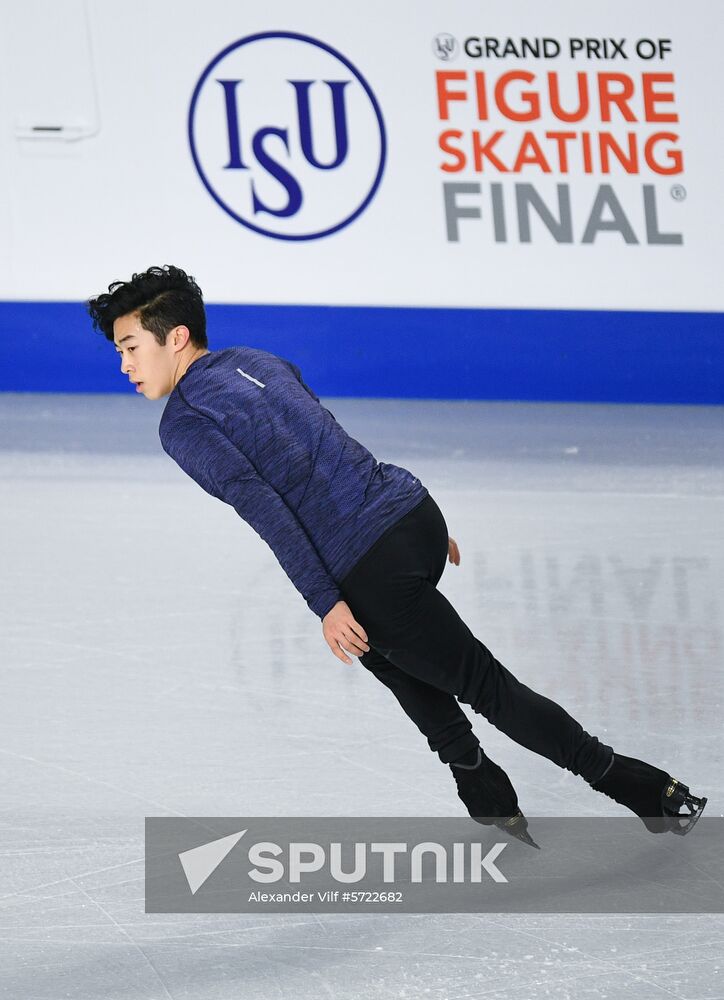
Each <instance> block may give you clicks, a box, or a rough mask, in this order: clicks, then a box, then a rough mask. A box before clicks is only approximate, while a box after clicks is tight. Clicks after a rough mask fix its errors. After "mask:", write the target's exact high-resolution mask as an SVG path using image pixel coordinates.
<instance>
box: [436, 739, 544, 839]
mask: <svg viewBox="0 0 724 1000" xmlns="http://www.w3.org/2000/svg"><path fill="white" fill-rule="evenodd" d="M450 769H451V770H452V773H453V776H454V778H455V783H456V785H457V786H458V795H459V796H460V798H461V799H462V801H463V802H464V804H465V808H466V809H467V810H468V812H469V813H470V815H471V816H472V818H473V819H474V820H475V821H476V822H477V823H482V824H483V825H484V826H492V825H495V826H497V827H498V828H499V829H500V830H503V831H504V832H505V833H509V834H510V835H511V836H512V837H515V838H516V839H517V840H522V841H523V843H524V844H529V845H530V846H531V847H537V848H538V850H540V847H538V844H536V842H535V841H534V840H533V838H532V837H531V835H530V834H529V833H528V820H527V819H526V818H525V816H524V815H523V813H522V812H521V811H520V809H519V808H518V796H517V795H516V794H515V789H514V788H513V786H512V785H511V783H510V779H509V778H508V775H507V774H506V773H505V771H504V770H503V769H502V767H499V766H498V765H497V764H496V763H495V762H494V761H492V760H491V759H490V758H489V757H487V756H486V755H485V754H484V753H483V751H482V750H481V749H480V747H478V759H477V761H476V763H475V764H455V763H452V764H450Z"/></svg>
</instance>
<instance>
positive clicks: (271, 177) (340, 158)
mask: <svg viewBox="0 0 724 1000" xmlns="http://www.w3.org/2000/svg"><path fill="white" fill-rule="evenodd" d="M188 130H189V143H190V146H191V155H192V157H193V161H194V164H195V166H196V170H197V171H198V174H199V177H200V178H201V180H202V182H203V184H204V186H205V187H206V190H207V191H208V192H209V194H210V195H211V197H212V198H213V199H214V201H215V202H216V203H217V204H218V205H219V206H220V207H221V208H223V210H224V211H225V212H226V213H227V214H228V215H230V216H231V217H232V219H235V220H236V221H237V222H239V223H241V225H242V226H246V227H247V229H251V230H253V231H254V232H255V233H261V235H262V236H270V237H272V238H273V239H278V240H314V239H319V238H320V237H322V236H330V235H331V234H332V233H336V232H338V231H339V230H340V229H343V228H344V227H345V226H348V225H349V224H350V222H353V221H354V220H355V219H356V218H357V217H358V216H359V215H361V213H362V212H364V210H365V209H366V208H367V206H368V205H369V203H370V202H371V201H372V199H373V198H374V196H375V193H376V192H377V189H378V187H379V185H380V181H381V179H382V173H383V171H384V167H385V157H386V148H387V146H386V137H385V125H384V121H383V118H382V112H381V110H380V106H379V104H378V102H377V99H376V97H375V95H374V94H373V92H372V88H371V87H370V85H369V84H368V83H367V81H366V80H365V78H364V77H363V76H362V74H361V73H360V72H359V70H358V69H356V67H354V66H353V65H352V63H351V62H350V61H349V60H348V59H346V58H345V57H344V56H343V55H342V54H341V53H340V52H337V51H336V50H335V49H333V48H332V47H331V46H329V45H325V43H324V42H320V41H318V40H317V39H316V38H310V37H309V36H308V35H299V34H295V33H294V32H290V31H269V32H264V33H262V34H257V35H249V36H247V37H246V38H241V39H239V41H237V42H234V43H233V44H232V45H229V46H228V47H227V48H225V49H224V50H223V51H222V52H220V53H219V54H218V55H217V56H215V57H214V58H213V59H212V60H211V62H210V63H209V65H208V66H207V67H206V69H205V70H204V71H203V73H202V74H201V77H200V78H199V81H198V83H197V84H196V87H195V88H194V92H193V96H192V98H191V106H190V108H189V118H188Z"/></svg>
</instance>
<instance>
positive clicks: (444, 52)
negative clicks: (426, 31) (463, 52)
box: [432, 32, 458, 62]
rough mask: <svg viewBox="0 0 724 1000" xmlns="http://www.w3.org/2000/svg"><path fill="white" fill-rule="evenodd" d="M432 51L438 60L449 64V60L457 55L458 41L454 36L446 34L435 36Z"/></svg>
mask: <svg viewBox="0 0 724 1000" xmlns="http://www.w3.org/2000/svg"><path fill="white" fill-rule="evenodd" d="M432 51H433V52H434V53H435V55H436V56H437V58H438V59H442V61H443V62H448V60H450V59H452V58H453V57H454V56H456V55H457V52H458V42H457V39H456V38H455V36H454V35H448V34H447V33H446V32H442V33H441V34H439V35H435V37H434V38H433V40H432Z"/></svg>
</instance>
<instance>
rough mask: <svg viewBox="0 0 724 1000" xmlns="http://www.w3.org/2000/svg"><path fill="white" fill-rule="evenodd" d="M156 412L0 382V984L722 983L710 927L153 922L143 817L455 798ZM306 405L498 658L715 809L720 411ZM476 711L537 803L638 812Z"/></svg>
mask: <svg viewBox="0 0 724 1000" xmlns="http://www.w3.org/2000/svg"><path fill="white" fill-rule="evenodd" d="M163 402H164V401H159V402H158V403H150V402H147V401H146V400H143V399H140V398H139V397H137V396H113V397H108V396H101V395H92V394H89V395H75V396H74V395H55V396H53V395H34V394H13V393H7V394H3V395H0V418H1V419H2V427H3V435H2V440H1V441H0V491H1V497H2V539H1V542H0V546H1V552H0V558H1V560H2V562H1V564H2V568H3V573H2V576H1V578H0V587H2V603H1V604H0V615H1V616H2V630H1V635H0V657H1V663H2V666H1V676H2V698H0V776H1V777H0V810H1V814H0V822H1V824H2V849H1V850H2V863H3V877H2V880H1V881H0V904H1V907H0V968H1V969H2V975H1V976H0V995H3V996H8V997H11V998H13V1000H59V998H63V997H73V998H78V1000H86V998H87V1000H97V998H99V997H104V998H105V997H108V998H124V1000H137V998H166V1000H168V998H173V1000H181V998H183V1000H231V998H244V1000H257V998H258V1000H272V998H277V997H282V998H287V997H288V998H295V1000H306V998H308V997H309V998H311V997H314V998H318V997H334V998H335V1000H347V998H349V1000H366V998H421V997H424V998H430V1000H472V998H479V997H480V998H482V997H486V998H487V997H493V998H496V1000H502V998H507V997H511V998H512V997H515V998H521V1000H539V998H540V1000H543V998H548V997H554V998H557V1000H558V998H560V1000H563V998H568V997H570V998H576V1000H588V998H596V1000H598V998H613V1000H619V998H620V1000H623V998H624V997H625V998H627V1000H628V998H631V1000H649V998H652V1000H653V998H656V1000H662V998H672V997H674V998H678V1000H716V998H723V997H724V981H723V980H724V974H723V973H722V971H721V969H722V965H723V964H724V962H723V957H724V917H720V916H715V917H711V916H696V915H695V916H691V915H686V916H684V915H678V916H677V915H664V916H662V915H641V914H632V915H618V916H611V915H607V914H601V915H594V916H592V915H584V916H571V915H525V916H516V915H497V914H481V915H477V916H469V915H456V914H453V915H437V916H435V915H424V914H421V915H412V916H403V915H394V914H390V915H389V916H388V915H385V914H360V915H359V916H355V915H347V914H343V915H335V914H321V915H313V914H299V915H295V914H289V915H278V916H274V915H259V916H245V915H239V916H228V915H214V914H205V915H190V916H186V915H158V914H157V915H153V914H144V912H143V906H144V882H143V832H144V817H145V816H147V815H155V816H181V815H192V816H224V815H228V816H244V815H248V816H254V815H260V816H263V815H275V814H276V815H430V816H445V815H463V814H464V809H463V807H462V804H461V803H460V801H459V800H458V799H457V797H456V795H455V789H454V784H453V782H452V778H451V776H450V774H449V772H448V769H447V768H445V767H444V766H443V765H441V764H440V763H439V761H438V759H437V757H436V756H434V755H432V754H431V753H430V751H429V750H428V748H427V744H426V742H425V741H424V739H423V738H422V737H421V736H420V734H419V733H418V732H417V730H416V729H415V728H414V727H413V725H412V724H411V723H410V722H409V720H408V719H407V718H406V717H405V716H404V715H403V714H402V712H401V710H400V709H399V707H398V706H397V703H396V701H395V700H394V698H393V696H392V695H391V694H390V693H389V691H387V689H386V688H384V687H382V685H380V684H379V682H377V680H376V679H375V678H374V677H373V676H372V675H371V674H369V673H368V672H367V671H366V670H365V669H364V667H362V665H361V664H359V663H358V662H357V661H355V663H354V665H353V666H347V665H345V664H343V663H342V662H341V661H340V660H338V659H336V658H335V657H334V656H333V655H332V653H331V652H330V651H329V649H328V648H327V646H326V644H325V642H324V640H323V638H322V633H321V623H320V622H319V620H318V619H317V618H316V617H315V616H314V615H313V614H312V613H311V612H310V611H309V610H308V608H307V606H306V604H305V603H304V601H303V599H302V598H301V596H300V595H299V594H298V593H297V592H296V591H295V590H294V588H293V586H292V585H291V583H290V582H289V581H288V579H287V577H286V576H285V574H284V573H283V571H282V570H281V568H280V567H279V566H278V564H277V563H276V560H275V559H274V556H273V554H272V553H271V551H270V550H269V549H268V547H267V546H266V545H265V543H264V542H263V541H262V540H261V539H259V538H258V536H256V535H255V534H254V532H253V531H252V530H251V528H249V527H248V526H247V525H245V524H244V523H243V522H241V521H240V520H239V518H238V517H237V516H236V514H235V513H234V511H233V510H232V509H231V508H230V507H226V506H224V505H223V504H221V503H219V502H218V501H215V500H213V499H212V498H211V497H209V496H208V495H206V494H205V493H203V491H202V490H201V489H200V488H199V487H198V486H196V484H195V483H193V482H192V481H191V480H190V479H188V478H187V477H186V476H185V475H184V473H183V472H182V471H181V470H180V469H178V467H177V466H175V465H174V463H173V462H172V461H171V460H170V459H169V458H168V457H167V456H166V455H165V454H164V453H163V451H162V450H161V446H160V443H159V441H158V436H157V425H158V419H159V417H160V413H161V409H162V406H163ZM323 402H324V403H325V405H327V406H328V407H329V408H330V409H331V410H332V412H333V413H334V415H335V416H336V418H337V420H338V421H339V422H340V423H341V424H342V425H343V426H344V427H345V428H346V429H347V430H348V431H349V433H351V434H352V435H353V436H354V437H357V438H358V439H359V440H360V441H362V442H363V443H364V444H365V445H366V446H367V447H368V448H370V450H371V451H372V452H373V454H374V455H375V456H376V457H377V458H378V460H380V461H388V462H395V463H397V464H400V465H403V466H405V467H406V468H409V469H411V470H412V471H413V472H414V473H415V474H416V475H417V476H419V477H420V479H422V481H423V482H424V483H425V485H427V487H428V488H429V490H430V492H431V493H432V494H433V496H434V497H435V499H436V501H437V502H438V504H439V505H440V507H441V509H442V511H443V513H444V515H445V519H446V521H447V524H448V528H449V530H450V534H451V535H452V536H453V537H454V538H455V539H456V540H457V542H458V544H459V546H460V551H461V565H460V566H459V567H458V566H453V565H451V564H448V566H447V568H446V570H445V574H444V576H443V578H442V580H441V582H440V589H441V590H442V591H443V592H444V593H445V594H446V596H447V597H448V598H449V599H450V600H451V601H452V603H453V604H454V605H455V607H456V608H457V609H458V611H459V612H460V614H461V615H462V617H463V618H464V620H465V621H466V622H467V623H468V625H469V626H470V627H471V629H472V630H473V632H475V634H476V635H478V636H479V637H480V638H481V639H482V640H483V641H484V642H485V644H486V645H487V646H488V647H489V648H491V649H492V651H493V652H494V653H495V655H496V656H497V657H498V658H499V659H500V660H501V661H502V662H503V663H505V664H506V666H507V667H508V668H509V669H510V670H512V671H513V672H514V673H515V674H516V675H517V676H518V677H519V678H520V679H521V680H523V681H525V682H526V683H527V684H529V685H530V686H532V687H535V688H536V689H537V690H540V691H541V692H542V693H544V694H548V695H549V696H550V697H553V698H554V699H555V700H556V701H558V702H559V703H560V704H562V705H563V706H564V707H565V708H566V709H567V710H568V711H569V712H570V713H571V714H572V715H574V716H575V717H576V718H578V719H579V721H580V722H581V723H582V725H583V726H584V728H586V729H588V731H589V732H592V733H595V734H597V735H599V736H600V737H601V738H602V739H604V741H605V742H609V743H610V744H611V745H613V746H614V748H618V749H619V750H620V751H621V752H622V753H627V754H630V755H633V756H638V757H643V758H644V759H650V760H651V761H652V763H656V764H657V765H658V766H661V767H665V768H666V769H668V770H669V771H670V772H671V773H673V774H674V775H675V776H677V777H679V778H680V779H681V780H682V781H684V782H686V783H688V784H690V785H691V788H692V791H694V792H695V793H697V794H705V795H707V796H708V797H709V804H708V806H707V812H706V815H711V816H719V815H722V801H723V795H722V793H723V792H724V778H723V777H722V775H723V772H724V769H723V763H724V761H723V756H724V753H723V750H724V746H723V740H722V731H723V730H722V690H723V688H724V657H723V655H722V645H723V644H722V617H723V616H722V577H723V575H724V574H723V567H724V528H723V527H722V525H724V411H723V410H722V409H721V408H715V407H665V406H628V405H610V406H609V405H585V404H550V403H547V404H536V403H515V402H511V403H482V402H440V401H433V402H429V401H424V400H408V401H396V400H374V399H363V400H353V399H325V400H323ZM472 717H473V721H474V725H475V729H476V732H477V733H478V734H479V736H480V738H481V741H482V743H483V745H484V746H485V747H486V748H487V750H488V751H489V753H490V754H491V756H493V757H494V759H496V760H498V762H499V763H500V764H501V765H502V766H504V767H505V769H506V770H507V771H508V773H509V774H510V776H511V778H512V780H513V782H514V784H515V786H516V789H517V791H518V795H519V798H520V802H521V806H522V808H523V810H524V812H525V813H526V814H527V815H528V816H531V817H534V816H536V815H539V816H544V815H578V816H594V815H624V814H626V812H625V810H622V809H620V808H619V807H618V806H617V805H616V804H615V803H614V802H612V801H611V800H609V799H606V798H604V797H603V796H600V795H597V794H596V793H595V792H593V791H592V790H591V789H590V788H589V786H587V785H586V784H585V783H584V782H583V781H582V780H581V779H580V778H577V777H576V776H574V775H572V774H571V773H570V772H567V771H561V770H560V769H558V768H557V767H556V766H555V765H553V764H552V763H551V762H549V761H548V760H546V759H545V758H542V757H539V756H537V755H535V754H532V753H530V752H529V751H527V750H525V749H524V748H522V747H519V746H518V745H516V744H514V743H512V742H511V741H510V740H508V739H507V738H506V737H505V736H504V735H503V734H502V733H500V732H498V731H497V730H496V729H495V728H494V727H492V726H490V725H489V724H488V723H487V722H486V721H485V720H484V719H482V718H481V717H480V716H472ZM693 835H694V836H695V833H694V834H693ZM3 991H5V992H3Z"/></svg>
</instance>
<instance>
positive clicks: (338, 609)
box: [87, 266, 707, 847]
mask: <svg viewBox="0 0 724 1000" xmlns="http://www.w3.org/2000/svg"><path fill="white" fill-rule="evenodd" d="M87 305H88V310H89V312H90V316H91V318H92V320H93V325H94V327H95V328H96V330H100V331H101V332H102V333H103V334H104V335H105V337H106V338H107V339H108V340H110V341H112V342H113V343H114V344H115V348H116V350H117V352H118V353H119V354H120V356H121V362H120V365H121V373H122V374H123V375H125V376H126V377H127V378H128V379H129V380H130V381H131V382H132V383H133V384H135V386H136V391H137V392H139V393H141V394H142V395H144V396H145V397H146V399H160V398H162V397H165V396H168V401H167V403H166V405H165V408H164V411H163V415H162V417H161V421H160V424H159V436H160V439H161V444H162V446H163V448H164V450H165V451H166V452H167V453H168V454H169V455H170V456H171V458H173V459H174V461H175V462H177V463H178V465H179V466H180V467H181V468H182V469H183V470H184V472H186V473H187V474H188V475H189V476H191V478H192V479H194V480H195V481H196V482H197V483H198V484H199V485H200V486H201V487H203V489H204V490H206V492H207V493H210V494H211V496H213V497H216V498H217V499H219V500H222V501H223V502H224V503H228V504H230V505H231V506H232V507H233V508H234V509H235V510H236V512H237V513H238V514H239V516H240V517H241V518H243V520H244V521H246V522H248V524H250V525H251V527H252V528H253V529H254V530H255V531H256V532H257V533H258V534H259V535H260V536H261V537H262V538H263V539H264V541H265V542H267V544H268V545H269V546H270V548H271V549H272V551H273V552H274V555H275V556H276V558H277V560H278V561H279V563H280V564H281V566H282V568H283V569H284V571H285V573H286V574H287V576H288V577H289V579H290V580H291V582H292V583H293V585H294V586H295V587H296V588H297V590H298V591H299V592H300V594H301V595H302V596H303V598H304V600H305V601H306V603H307V605H308V607H309V608H310V610H311V611H312V612H313V613H314V614H316V615H317V616H318V617H319V618H320V619H321V622H322V632H323V635H324V639H325V640H326V642H327V644H328V646H329V648H330V649H331V651H332V653H334V655H335V656H336V657H338V658H339V659H340V660H342V661H343V662H345V663H352V660H351V658H350V657H351V656H356V657H359V659H360V660H361V662H362V664H363V665H364V666H365V667H366V668H367V669H368V670H370V671H371V672H372V673H373V674H374V675H375V676H376V677H377V678H378V679H379V680H380V681H381V682H382V683H383V684H384V685H385V686H386V687H388V688H389V689H390V691H392V693H393V694H394V695H395V697H396V698H397V700H398V702H399V703H400V705H401V707H402V709H403V710H404V711H405V712H406V714H407V715H408V716H409V718H410V719H411V720H412V721H413V723H414V724H415V725H416V726H417V728H418V729H419V730H420V732H421V733H422V734H423V735H424V736H425V737H426V738H427V742H428V745H429V747H430V749H431V750H432V751H434V752H436V753H437V754H438V756H439V758H440V760H441V761H442V762H443V763H445V764H447V765H449V767H450V770H451V772H452V775H453V777H454V779H455V782H456V785H457V792H458V795H459V797H460V799H461V800H462V802H463V803H464V805H465V807H466V808H467V810H468V812H469V813H470V815H471V816H472V817H473V818H474V819H476V820H477V821H478V822H481V823H484V824H487V825H490V824H495V825H496V826H498V827H499V828H500V829H502V830H505V831H506V832H507V833H510V834H511V835H513V836H515V837H517V838H518V839H520V840H522V841H524V842H526V843H528V844H530V845H532V846H534V847H537V846H538V845H537V844H535V843H534V841H533V839H532V838H531V836H530V834H529V833H528V829H527V827H528V822H527V819H526V818H525V816H524V815H523V813H522V812H521V810H520V807H519V804H518V797H517V795H516V792H515V789H514V788H513V785H512V784H511V782H510V779H509V778H508V775H507V774H506V773H505V772H504V771H503V769H502V768H501V767H500V766H499V765H498V764H496V763H495V762H494V761H493V760H491V759H490V758H489V757H488V756H487V755H486V754H485V753H484V751H483V750H482V749H481V747H480V744H479V742H478V739H477V737H476V736H475V734H474V733H473V731H472V726H471V723H470V721H469V719H468V718H467V716H466V715H465V713H464V712H463V711H462V709H461V708H460V704H459V702H462V703H464V704H466V705H469V706H470V707H471V708H472V709H473V711H474V712H477V713H479V714H481V715H483V716H484V717H485V718H486V719H487V720H488V722H490V723H491V724H492V725H494V726H495V727H496V728H497V729H499V730H500V731H501V732H503V733H505V734H506V735H507V736H509V737H510V738H511V739H513V740H515V741H516V743H519V744H520V745H521V746H524V747H527V748H528V749H529V750H532V751H534V752H535V753H538V754H541V755H542V756H543V757H547V758H548V760H551V761H553V763H555V764H557V765H558V766H559V767H562V768H566V769H567V770H569V771H571V772H572V773H573V774H576V775H580V776H581V777H582V778H583V779H584V780H585V781H587V782H588V783H589V784H590V785H591V787H592V788H594V789H595V790H596V791H600V792H602V793H603V794H604V795H607V796H609V798H611V799H613V800H614V801H615V802H617V803H619V804H620V805H623V806H625V807H626V808H628V809H630V810H631V811H632V812H634V813H636V815H637V816H639V817H641V818H642V820H643V822H644V824H645V826H646V828H647V829H648V830H650V831H652V832H656V833H658V832H663V831H664V830H671V831H672V832H674V833H679V834H684V833H687V832H688V831H689V830H690V829H691V827H692V826H693V824H694V823H695V822H696V820H697V819H698V818H699V816H700V815H701V812H702V810H703V808H704V806H705V805H706V802H707V800H706V798H696V797H695V796H693V795H691V794H690V793H689V789H688V787H687V786H686V785H684V784H682V783H681V782H680V781H678V780H677V779H676V778H673V777H671V775H669V774H667V773H666V772H665V771H663V770H661V769H659V768H657V767H653V766H651V765H650V764H647V763H645V762H644V761H641V760H638V759H636V758H632V757H626V756H624V755H622V754H619V753H615V754H614V752H613V748H612V747H610V746H608V745H607V744H604V743H601V742H600V741H599V740H598V738H597V737H596V736H591V735H589V733H587V732H586V731H585V730H584V729H583V728H582V727H581V725H580V724H579V723H578V722H577V721H576V720H575V719H573V718H572V717H571V716H570V715H569V714H568V712H566V711H565V710H564V709H563V708H561V707H560V706H559V705H558V704H556V703H555V702H554V701H551V700H550V699H549V698H546V697H544V696H543V695H540V694H538V693H537V692H535V691H533V690H531V688H529V687H527V686H526V685H525V684H522V683H521V682H520V681H519V680H518V679H517V678H516V677H514V676H513V674H512V673H511V672H510V671H509V670H508V669H507V668H506V667H504V666H503V664H502V663H500V662H499V661H498V660H497V659H496V658H495V657H494V656H493V654H492V653H491V652H490V650H489V649H488V648H487V647H486V646H484V645H483V643H482V642H481V641H480V639H478V638H476V636H474V635H473V633H472V632H471V631H470V629H469V628H468V626H467V625H466V624H465V622H464V621H463V620H462V619H461V618H460V616H459V615H458V613H457V612H456V610H455V608H454V607H453V606H452V605H451V604H450V602H449V601H448V600H447V598H446V597H445V596H444V595H443V594H442V593H441V592H440V591H439V590H438V589H437V584H438V582H439V580H440V577H441V576H442V573H443V570H444V569H445V565H446V561H447V560H449V561H450V562H451V563H453V564H455V565H459V564H460V551H459V548H458V545H457V544H456V542H455V539H454V538H451V537H450V536H449V533H448V529H447V525H446V522H445V519H444V517H443V515H442V512H441V511H440V509H439V507H438V505H437V504H436V502H435V500H434V499H433V497H432V496H431V495H430V493H429V492H428V490H427V489H426V487H425V486H424V485H423V484H422V483H421V482H420V480H419V479H417V477H416V476H414V475H413V474H412V473H411V472H409V471H408V470H407V469H404V468H402V467H400V466H397V465H391V464H389V463H387V462H378V461H376V459H375V458H374V456H373V455H372V454H371V453H370V452H369V451H368V450H367V449H366V448H365V447H364V446H363V445H362V444H360V443H359V442H358V441H356V440H355V439H354V438H352V437H350V435H349V434H347V433H346V432H345V430H344V429H343V428H342V427H341V426H340V424H339V423H338V422H337V421H336V420H335V418H334V416H333V414H332V413H330V411H329V410H328V409H327V408H326V407H324V406H323V405H322V404H321V403H320V401H319V399H318V397H317V396H316V395H315V394H314V392H313V391H312V390H311V389H310V388H309V386H308V385H306V384H305V382H304V381H303V379H302V374H301V372H300V370H299V368H298V367H297V366H296V365H295V364H294V363H293V362H292V361H289V360H287V359H285V358H281V357H277V356H276V355H274V354H271V353H270V352H268V351H264V350H261V349H259V348H255V347H229V348H226V349H224V350H218V351H211V350H210V349H209V347H208V340H207V335H206V315H205V309H204V303H203V298H202V294H201V290H200V289H199V287H198V285H197V284H196V282H195V281H194V279H193V278H192V277H191V276H189V275H187V274H186V273H185V272H184V271H182V270H181V269H180V268H177V267H173V266H165V267H162V268H161V267H152V268H149V270H147V271H145V272H143V273H139V274H134V275H133V276H132V278H131V279H130V280H129V281H116V282H114V283H112V284H111V285H110V286H109V288H108V292H107V293H104V294H101V295H98V296H97V297H95V298H92V299H90V300H89V301H88V303H87ZM682 807H686V808H687V809H688V813H686V812H679V809H680V808H682Z"/></svg>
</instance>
